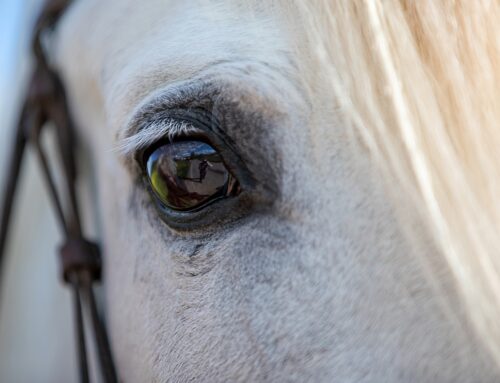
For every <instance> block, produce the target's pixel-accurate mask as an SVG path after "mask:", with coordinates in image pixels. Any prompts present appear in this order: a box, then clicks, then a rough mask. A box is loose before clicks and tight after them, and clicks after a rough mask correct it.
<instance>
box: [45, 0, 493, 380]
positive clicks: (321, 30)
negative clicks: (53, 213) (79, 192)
mask: <svg viewBox="0 0 500 383" xmlns="http://www.w3.org/2000/svg"><path fill="white" fill-rule="evenodd" d="M499 16H500V12H499V5H498V3H497V2H492V1H479V0H478V1H469V0H462V1H454V2H452V1H443V2H435V1H430V0H428V1H427V0H425V1H421V2H412V1H407V2H406V1H387V2H381V1H377V0H366V1H351V0H330V1H314V2H310V3H309V2H307V4H306V2H302V1H300V0H299V1H288V0H286V1H285V0H283V1H272V2H266V3H265V4H264V3H262V2H257V1H250V0H246V1H243V0H242V1H222V0H220V1H218V0H217V1H216V0H193V1H189V2H187V1H175V0H171V1H165V0H149V1H140V2H139V1H133V0H115V1H111V0H110V1H99V0H81V1H77V2H75V4H74V5H73V6H72V7H71V8H70V9H69V10H68V11H67V13H66V14H65V15H64V17H63V19H62V20H61V22H60V23H59V25H58V28H57V30H56V33H55V35H54V36H53V37H54V41H53V44H52V45H51V48H52V49H53V55H54V56H53V57H54V65H55V66H56V67H57V69H58V70H59V72H60V73H61V75H62V76H63V80H64V83H65V86H66V89H67V92H68V96H69V100H70V104H71V110H72V113H73V116H74V118H75V120H76V123H77V126H78V129H79V135H80V141H81V142H82V146H83V147H84V150H85V151H86V153H87V154H88V156H89V158H90V159H91V162H92V168H93V170H94V174H95V177H96V179H95V181H96V184H97V190H98V191H97V193H96V201H98V205H97V206H98V208H96V209H95V210H97V216H93V215H92V211H91V210H92V209H89V211H88V214H87V215H88V217H87V218H88V219H87V222H88V221H89V219H90V220H92V219H93V220H97V221H98V222H100V225H102V227H101V228H100V230H99V234H100V235H101V242H102V245H103V247H104V254H105V257H104V264H105V277H104V280H105V284H104V289H105V308H106V316H107V325H108V329H109V331H110V335H111V344H112V349H113V352H114V355H115V359H116V360H115V362H116V366H117V370H118V373H119V376H120V377H121V379H122V380H123V381H124V382H148V381H155V382H161V381H172V382H185V381H196V382H249V381H255V382H257V381H258V382H264V381H265V382H278V381H280V382H281V381H296V382H305V381H311V382H497V381H499V379H500V370H499V369H498V367H497V362H498V361H499V360H500V358H498V355H499V352H498V350H499V346H500V342H499V340H500V337H498V334H499V331H498V325H497V324H496V322H498V316H497V315H498V313H499V310H498V307H500V305H499V304H498V298H497V296H498V293H499V292H500V289H498V288H497V286H496V285H497V284H498V282H499V281H500V278H498V270H499V269H500V268H498V266H499V264H498V262H499V261H498V260H497V259H496V258H495V255H497V254H498V249H499V246H498V245H499V243H500V242H499V239H498V237H500V234H499V233H500V231H499V230H498V229H499V222H500V220H499V217H500V206H498V205H499V204H498V203H496V204H495V203H494V202H495V197H496V198H497V197H498V191H499V190H500V188H499V187H498V186H499V184H498V182H500V177H498V175H499V174H498V173H500V159H499V158H495V156H494V153H495V150H498V149H497V148H498V146H497V144H499V143H500V135H499V134H498V129H499V128H500V126H499V121H500V105H499V103H500V81H499V80H500V71H499V63H500V43H499V39H498V33H496V32H498V31H499V27H498V25H497V24H498V20H499V18H498V17H499ZM186 140H187V141H188V142H189V141H191V142H190V143H188V144H186ZM190 145H191V146H190ZM206 145H209V146H206ZM188 152H189V153H190V154H189V155H186V153H188ZM193 153H194V154H193ZM195 155H197V156H198V157H196V158H195ZM176 156H177V157H176ZM182 156H184V157H183V159H182V161H184V162H182V161H181V162H182V164H181V165H182V166H188V168H189V172H188V173H187V174H188V175H190V176H191V177H192V179H194V178H193V177H194V176H196V177H198V178H199V179H198V178H197V179H198V181H199V184H200V185H201V186H200V185H198V184H196V185H194V183H195V182H194V181H186V178H187V176H186V175H185V174H184V173H183V174H184V176H185V177H184V181H179V180H180V179H182V177H181V175H180V173H181V170H180V169H181V168H180V165H176V166H177V167H176V166H174V165H172V164H174V163H176V161H177V163H179V161H180V160H179V158H180V157H182ZM186 156H187V157H186ZM209 156H211V157H209ZM497 157H498V156H497ZM186 158H187V159H186ZM200 158H201V159H200ZM178 160H179V161H178ZM201 163H203V164H205V165H203V166H208V173H206V174H205V173H203V174H202V171H201V169H202V167H201V165H200V164H201ZM158 169H160V170H158ZM196 169H198V171H196ZM212 169H215V170H216V171H217V172H216V171H215V170H212ZM204 171H205V170H204ZM210 172H212V173H210ZM176 177H177V178H176ZM205 177H206V180H205ZM202 180H203V182H205V184H203V182H202ZM85 182H89V180H88V179H87V180H85ZM189 182H191V184H189ZM189 185H191V186H189ZM204 185H205V186H204ZM183 193H184V194H183ZM94 227H95V226H94ZM495 319H496V321H495Z"/></svg>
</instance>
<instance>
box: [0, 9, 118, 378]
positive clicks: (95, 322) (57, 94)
mask: <svg viewBox="0 0 500 383" xmlns="http://www.w3.org/2000/svg"><path fill="white" fill-rule="evenodd" d="M68 3H69V1H67V0H51V1H47V2H46V4H45V6H44V8H43V9H42V12H41V15H40V17H39V19H38V22H37V23H36V25H35V30H34V35H33V42H32V44H33V45H32V49H33V54H34V62H35V70H34V73H33V77H32V80H31V84H30V88H29V91H28V94H27V97H26V100H25V103H24V107H23V109H22V114H21V118H20V121H19V125H18V128H17V132H16V137H15V143H14V148H13V152H12V155H11V158H10V164H9V169H8V174H7V182H6V184H5V185H6V189H5V194H4V200H3V207H2V221H1V225H2V226H1V228H0V263H1V260H2V259H1V257H2V254H3V251H4V249H5V245H6V240H7V229H8V224H9V218H10V215H11V208H12V205H13V202H14V196H15V191H16V186H17V182H18V178H19V173H20V169H21V164H22V160H23V155H24V153H25V148H26V146H27V144H29V145H31V146H33V147H34V149H35V151H36V152H37V155H38V160H39V162H40V165H41V169H42V172H43V176H44V178H45V181H46V184H47V186H48V189H49V194H50V197H51V200H52V203H53V205H54V208H55V210H56V214H57V219H58V222H59V225H60V227H61V229H62V231H63V234H64V238H65V239H64V243H63V245H62V246H61V247H60V249H59V254H60V261H61V266H62V277H63V279H64V281H65V282H66V283H67V284H68V285H69V286H70V287H71V289H72V293H73V294H72V295H73V299H74V311H75V314H74V315H75V324H76V340H77V346H78V359H79V368H80V381H81V382H82V383H85V382H88V381H89V368H88V361H87V355H88V354H87V346H86V344H85V340H86V337H85V328H86V326H85V325H84V322H85V318H88V319H90V322H91V326H87V328H89V327H91V328H92V329H93V334H94V339H95V344H96V347H97V353H98V359H99V362H100V366H101V371H102V377H103V379H104V381H105V382H110V383H114V382H117V377H116V372H115V368H114V364H113V360H112V355H111V350H110V346H109V342H108V337H107V334H106V329H105V327H104V325H103V322H102V321H101V318H100V317H99V313H98V309H97V304H96V300H95V295H94V290H93V283H94V282H96V281H98V280H99V279H100V277H101V257H100V253H99V248H98V246H97V245H96V244H94V243H92V242H90V241H88V240H87V239H85V237H84V235H83V232H82V225H81V221H80V214H79V210H78V203H77V195H76V190H75V183H76V178H77V177H76V176H77V172H76V162H75V154H74V153H75V145H74V144H75V142H74V137H73V132H74V130H73V124H72V121H71V117H70V114H69V110H68V105H67V103H66V97H65V92H64V87H63V85H62V82H61V81H60V78H59V76H58V75H57V73H56V72H55V71H54V70H53V69H52V67H51V65H50V63H49V62H48V60H47V56H46V54H45V49H44V45H43V42H44V40H43V39H44V38H45V36H46V34H47V33H48V32H49V31H50V30H51V29H52V28H53V27H54V25H55V24H56V22H57V20H58V19H59V17H60V16H61V14H62V13H63V11H64V10H65V9H66V7H67V6H68ZM48 128H52V129H54V130H55V133H56V141H57V142H56V149H57V154H58V157H59V158H58V159H59V162H60V169H61V170H62V173H63V177H62V179H63V180H64V182H63V185H56V182H55V181H54V178H53V173H52V167H51V163H50V161H49V158H48V157H47V155H46V151H45V150H44V146H43V143H42V132H43V130H44V129H48ZM58 186H60V187H59V188H58ZM0 271H1V269H0Z"/></svg>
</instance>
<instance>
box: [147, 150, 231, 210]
mask: <svg viewBox="0 0 500 383" xmlns="http://www.w3.org/2000/svg"><path fill="white" fill-rule="evenodd" d="M146 170H147V176H148V179H149V182H150V184H151V188H152V190H153V192H154V193H155V194H156V196H157V197H158V198H159V200H160V201H161V202H162V203H163V204H164V205H165V206H167V207H169V208H171V209H174V210H193V209H196V208H200V207H203V206H204V205H206V204H208V203H209V202H212V201H214V200H216V199H219V198H223V197H227V196H229V195H231V194H234V192H235V191H236V189H237V181H236V180H235V179H234V177H233V176H232V175H231V173H230V172H229V171H228V170H227V168H226V166H225V165H224V162H223V161H222V157H221V155H220V154H219V153H218V152H217V151H216V150H215V149H214V148H213V147H211V146H210V145H208V144H206V143H204V142H201V141H180V142H173V143H169V144H165V145H162V146H160V147H158V148H157V149H155V150H154V151H153V152H151V154H149V156H148V157H147V161H146Z"/></svg>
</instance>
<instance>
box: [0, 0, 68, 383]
mask: <svg viewBox="0 0 500 383" xmlns="http://www.w3.org/2000/svg"><path fill="white" fill-rule="evenodd" d="M39 6H40V0H0V186H1V187H0V193H1V194H2V195H3V189H4V186H5V175H6V172H5V170H6V167H7V157H8V154H9V153H10V151H11V149H12V147H11V145H12V142H11V141H12V139H13V132H14V127H15V125H16V121H17V118H18V113H19V109H20V102H21V97H22V95H23V93H24V91H25V85H26V82H27V79H28V77H29V73H30V60H29V39H30V32H31V25H32V23H33V21H34V19H35V16H36V14H37V12H38V9H39ZM38 170H39V168H38V164H37V163H36V162H35V161H34V156H33V155H32V153H30V155H29V156H28V159H27V161H25V163H24V166H23V169H22V173H23V176H22V179H21V182H20V185H19V189H18V192H17V198H16V203H15V208H14V210H13V218H14V219H13V221H12V223H11V225H12V226H11V230H10V241H9V244H8V246H7V248H6V254H5V255H4V262H3V270H2V275H1V278H0V287H1V289H0V382H2V383H11V382H12V383H24V382H26V383H28V382H51V383H52V382H56V383H57V382H76V381H77V366H76V359H75V351H74V350H75V348H74V343H73V323H72V319H73V318H72V311H71V301H70V295H69V292H68V291H66V289H64V287H63V286H62V285H61V283H60V279H59V273H58V265H57V263H56V261H57V253H56V246H57V243H58V242H59V232H58V227H57V226H56V223H55V220H54V215H53V213H52V210H51V209H50V205H49V200H48V196H47V193H46V192H45V185H44V184H43V181H42V179H41V178H40V175H39V173H38ZM0 208H1V207H0Z"/></svg>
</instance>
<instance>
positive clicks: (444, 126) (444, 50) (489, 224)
mask: <svg viewBox="0 0 500 383" xmlns="http://www.w3.org/2000/svg"><path fill="white" fill-rule="evenodd" d="M297 3H298V4H297V6H298V7H299V8H301V12H302V14H303V15H304V20H306V22H307V23H308V24H309V30H310V31H311V35H310V38H312V39H314V41H315V44H316V46H315V51H316V53H317V54H316V57H315V59H317V60H318V65H322V66H323V67H325V66H327V67H328V68H329V73H328V78H329V80H330V81H331V86H332V88H333V89H334V91H335V95H336V99H337V102H338V104H339V107H340V108H341V110H342V112H343V116H344V118H345V122H346V123H349V124H351V125H352V127H353V128H354V129H353V130H354V131H355V132H357V134H358V135H359V136H360V137H361V138H362V141H363V142H364V144H365V145H366V146H367V147H368V148H369V149H370V151H371V153H372V154H373V155H374V157H375V158H376V159H378V160H379V161H380V163H381V164H383V165H384V168H385V170H386V171H387V172H388V174H390V176H391V177H393V178H392V179H396V180H397V181H398V182H399V183H400V184H401V185H402V186H403V188H404V190H405V191H406V192H407V193H408V195H410V196H411V197H412V200H413V201H414V203H415V204H417V205H416V206H417V208H418V210H420V211H421V212H422V215H423V218H424V219H426V220H427V221H428V223H429V225H430V228H431V232H432V233H434V234H435V240H436V242H437V243H438V245H439V247H440V249H441V251H442V254H443V256H444V257H445V259H446V261H447V263H448V264H449V266H450V268H451V270H452V271H453V274H454V275H455V277H456V281H457V285H458V286H459V291H460V293H461V295H462V297H463V299H464V302H465V303H466V304H467V305H468V306H467V307H468V311H469V313H470V316H471V319H472V321H473V323H474V325H475V327H476V328H477V330H478V332H479V334H480V336H481V337H482V338H483V339H484V341H485V342H486V344H487V345H488V346H489V348H490V350H491V351H492V353H493V355H494V357H495V358H496V360H497V361H498V362H500V325H499V323H500V321H499V318H500V257H499V255H500V203H499V201H498V198H499V197H500V22H499V21H500V5H499V3H498V2H497V1H491V0H474V1H470V0H456V1H453V0H443V1H435V0H421V1H411V0H406V1H403V0H397V1H396V0H388V1H381V0H366V1H351V0H336V1H324V2H323V4H321V6H318V5H319V4H318V3H315V4H309V5H304V4H302V3H303V2H297ZM318 9H321V13H319V12H318ZM325 36H328V37H327V38H325ZM402 208H403V209H402V210H403V211H404V207H402Z"/></svg>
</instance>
